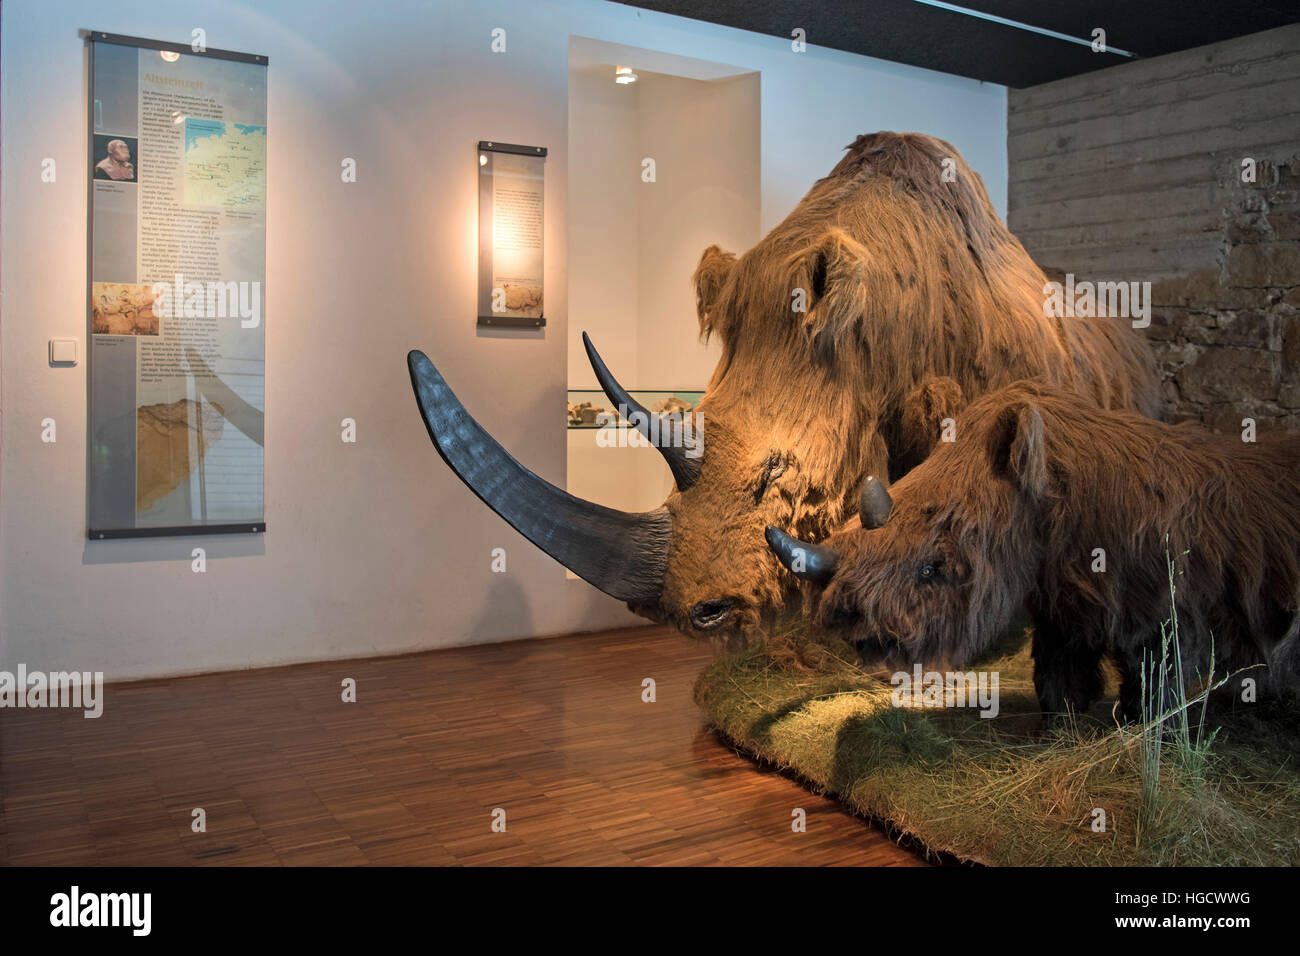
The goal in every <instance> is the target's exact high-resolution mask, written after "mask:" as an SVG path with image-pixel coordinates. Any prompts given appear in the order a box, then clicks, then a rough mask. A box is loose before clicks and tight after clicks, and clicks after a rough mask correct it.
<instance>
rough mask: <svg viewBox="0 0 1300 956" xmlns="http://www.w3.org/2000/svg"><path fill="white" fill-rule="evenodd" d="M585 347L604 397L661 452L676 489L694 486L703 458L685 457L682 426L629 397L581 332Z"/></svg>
mask: <svg viewBox="0 0 1300 956" xmlns="http://www.w3.org/2000/svg"><path fill="white" fill-rule="evenodd" d="M582 344H583V346H584V347H585V348H586V350H587V360H588V361H589V362H591V369H592V371H593V372H595V373H596V381H597V382H599V383H600V387H601V390H602V391H604V393H605V397H606V398H608V399H609V400H610V401H611V402H613V403H614V405H615V406H620V405H621V406H622V407H623V408H624V409H626V414H625V416H624V417H625V418H626V419H627V421H628V423H629V424H630V425H631V426H632V427H633V428H635V429H636V430H637V431H639V432H640V433H641V434H642V435H644V436H645V437H646V438H647V439H649V441H650V443H651V444H652V445H654V446H655V447H656V448H658V449H659V454H661V455H663V456H664V460H665V461H667V462H668V470H669V471H671V472H672V473H673V481H675V482H677V490H678V491H685V490H686V489H687V488H689V487H690V486H691V485H692V484H694V483H695V478H696V476H697V475H699V472H700V459H699V458H698V457H696V458H688V457H687V456H686V440H685V438H686V436H685V435H684V434H683V428H682V423H681V422H677V421H674V420H673V419H671V418H669V417H667V416H666V415H655V414H653V413H651V412H649V411H647V410H646V408H645V406H644V405H642V404H641V403H640V402H638V401H637V400H636V399H634V398H633V397H632V396H631V395H629V394H628V391H627V389H625V388H624V387H623V386H622V385H620V384H618V379H616V378H614V376H613V375H611V374H610V373H609V369H608V368H606V367H605V363H604V361H603V360H602V359H601V357H600V353H599V352H597V351H596V346H594V345H592V344H591V339H589V338H588V337H587V333H586V332H583V333H582Z"/></svg>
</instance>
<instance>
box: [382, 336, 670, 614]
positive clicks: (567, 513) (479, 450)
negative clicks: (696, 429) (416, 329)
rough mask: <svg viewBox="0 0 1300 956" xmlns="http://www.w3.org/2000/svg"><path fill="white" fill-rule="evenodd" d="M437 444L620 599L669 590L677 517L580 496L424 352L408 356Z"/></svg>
mask: <svg viewBox="0 0 1300 956" xmlns="http://www.w3.org/2000/svg"><path fill="white" fill-rule="evenodd" d="M406 363H407V365H408V366H409V367H410V370H411V387H412V388H414V389H415V400H416V401H417V402H418V403H419V405H420V412H421V414H422V415H423V416H424V424H425V427H427V428H428V429H429V437H430V438H431V439H433V444H434V447H436V448H437V449H438V454H440V455H442V460H443V461H445V462H446V463H447V464H448V465H449V466H450V467H451V470H452V471H454V472H455V473H456V475H457V477H459V478H460V480H461V481H463V482H465V484H466V485H468V486H469V489H470V491H472V492H474V494H476V495H478V496H479V498H481V499H482V500H483V503H484V504H486V505H487V506H488V507H489V508H491V509H492V510H493V511H495V512H496V513H497V514H499V515H500V516H501V517H502V518H505V519H506V521H508V522H509V523H510V525H511V526H512V527H513V528H514V529H515V530H516V531H518V532H519V533H520V534H522V535H523V536H524V537H525V538H527V539H528V540H529V541H531V542H532V543H533V544H535V545H537V546H538V547H539V548H541V549H542V550H543V551H545V552H546V553H547V554H549V555H550V556H551V557H553V558H554V559H555V560H556V561H559V562H560V563H561V564H563V565H564V566H565V567H567V568H569V569H570V570H571V571H573V573H575V574H577V575H578V576H579V577H581V578H582V579H583V580H585V581H588V582H590V583H591V584H594V585H595V586H596V587H598V588H600V589H601V590H602V591H604V592H605V593H606V594H609V595H611V596H613V597H616V598H618V599H619V600H620V601H632V602H636V603H647V604H648V603H653V602H655V601H657V600H658V598H659V593H660V591H661V590H662V589H663V578H664V569H665V568H666V567H667V564H668V544H669V541H670V540H671V538H672V522H671V521H670V519H669V517H668V509H667V508H659V509H658V510H656V511H648V512H644V513H641V514H629V513H628V512H626V511H615V510H613V509H612V508H603V507H601V506H600V505H595V504H592V503H591V502H589V501H583V500H582V499H581V498H575V497H573V495H571V494H568V493H567V492H564V491H561V490H560V489H559V488H556V487H555V486H554V485H552V484H550V483H549V482H546V481H543V480H542V479H541V478H538V477H537V476H536V475H534V474H533V473H532V472H531V471H529V470H528V469H527V468H525V467H524V466H523V465H521V464H519V462H517V461H515V460H514V458H512V457H510V455H509V453H508V452H506V450H505V449H504V448H502V447H501V446H500V445H499V444H497V442H496V441H495V440H494V439H493V438H492V436H491V435H489V434H488V433H487V432H486V431H484V430H483V428H482V426H481V425H479V423H478V422H476V421H474V419H473V418H471V417H470V414H469V412H467V411H465V406H464V405H462V404H461V403H460V401H459V400H458V399H457V398H456V396H455V394H453V393H452V390H451V389H450V388H448V387H447V383H446V381H444V380H443V377H442V376H441V375H440V374H439V373H438V370H437V369H436V368H434V366H433V363H432V362H430V361H429V359H428V357H427V356H425V354H424V353H423V352H411V353H410V354H409V355H407V357H406Z"/></svg>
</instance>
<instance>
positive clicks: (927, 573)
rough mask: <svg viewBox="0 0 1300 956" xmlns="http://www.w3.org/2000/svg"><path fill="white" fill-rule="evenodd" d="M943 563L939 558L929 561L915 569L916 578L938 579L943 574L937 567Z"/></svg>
mask: <svg viewBox="0 0 1300 956" xmlns="http://www.w3.org/2000/svg"><path fill="white" fill-rule="evenodd" d="M942 565H943V562H942V561H940V560H937V559H936V560H934V561H930V562H928V563H926V564H923V565H921V566H920V567H919V568H917V569H916V579H917V580H918V581H938V580H939V579H940V578H941V577H942V576H943V575H941V574H940V573H939V568H940V567H941V566H942Z"/></svg>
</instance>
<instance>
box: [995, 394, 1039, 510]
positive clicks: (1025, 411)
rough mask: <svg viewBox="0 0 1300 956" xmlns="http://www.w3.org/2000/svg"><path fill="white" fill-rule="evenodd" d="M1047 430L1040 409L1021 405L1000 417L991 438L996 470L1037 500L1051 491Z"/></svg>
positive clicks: (1006, 411)
mask: <svg viewBox="0 0 1300 956" xmlns="http://www.w3.org/2000/svg"><path fill="white" fill-rule="evenodd" d="M1044 430H1045V429H1044V426H1043V416H1042V415H1041V414H1040V413H1039V411H1038V408H1037V407H1036V406H1034V405H1033V404H1031V403H1029V402H1017V403H1014V404H1012V405H1008V406H1007V407H1006V408H1004V409H1002V411H1001V412H999V413H998V417H997V419H996V420H995V421H994V423H993V431H992V433H991V434H990V436H989V454H990V455H991V456H992V458H993V470H994V471H995V472H997V473H998V474H1001V475H1003V476H1005V477H1007V478H1009V479H1010V480H1011V481H1012V482H1013V483H1014V484H1015V485H1017V486H1018V487H1019V488H1020V489H1021V490H1022V491H1024V492H1025V493H1026V494H1028V495H1030V496H1032V497H1035V498H1037V497H1039V496H1041V495H1042V494H1043V493H1044V492H1046V491H1047V444H1046V441H1045V438H1044Z"/></svg>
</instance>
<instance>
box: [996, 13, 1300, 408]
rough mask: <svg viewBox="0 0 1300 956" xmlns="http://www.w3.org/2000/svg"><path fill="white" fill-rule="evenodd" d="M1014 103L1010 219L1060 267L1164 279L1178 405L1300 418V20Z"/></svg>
mask: <svg viewBox="0 0 1300 956" xmlns="http://www.w3.org/2000/svg"><path fill="white" fill-rule="evenodd" d="M1008 109H1009V115H1008V150H1009V156H1010V188H1009V213H1008V220H1009V224H1010V226H1011V229H1012V231H1013V232H1015V233H1016V234H1017V235H1018V236H1019V237H1020V239H1021V241H1022V242H1024V244H1025V247H1026V249H1028V250H1029V253H1030V255H1032V256H1034V258H1035V259H1036V260H1037V261H1038V262H1039V263H1040V264H1041V265H1043V267H1044V268H1045V269H1046V270H1048V271H1049V272H1052V273H1060V272H1072V273H1074V275H1075V277H1076V280H1092V281H1129V282H1131V281H1149V282H1151V283H1152V302H1153V308H1152V314H1151V326H1150V327H1149V328H1147V329H1146V330H1145V332H1144V334H1145V335H1146V336H1147V337H1148V339H1149V341H1150V342H1151V344H1152V347H1153V348H1154V349H1155V351H1156V355H1157V358H1158V360H1159V362H1160V365H1161V371H1162V376H1163V380H1164V392H1165V398H1166V400H1167V402H1168V417H1169V418H1170V419H1171V420H1181V419H1187V418H1195V419H1200V420H1202V421H1204V422H1205V423H1206V424H1208V425H1209V426H1211V427H1212V428H1215V429H1216V430H1220V431H1229V432H1236V431H1240V429H1241V421H1242V419H1243V418H1247V417H1249V418H1253V419H1255V420H1256V421H1257V422H1258V424H1259V428H1260V429H1261V430H1263V429H1266V428H1277V427H1284V428H1287V429H1290V430H1300V26H1293V27H1285V28H1282V29H1280V30H1271V31H1268V32H1266V33H1260V34H1255V35H1254V36H1249V37H1242V38H1239V39H1236V40H1230V41H1227V42H1224V43H1218V44H1214V45H1212V46H1207V47H1202V48H1200V49H1197V50H1187V51H1184V52H1182V53H1176V54H1171V55H1169V56H1164V57H1157V58H1153V59H1151V60H1139V61H1136V62H1133V63H1128V64H1124V65H1122V66H1117V67H1112V68H1110V69H1107V70H1101V71H1098V72H1095V73H1089V74H1086V75H1084V76H1080V77H1072V78H1069V79H1066V80H1061V81H1058V82H1055V83H1049V84H1044V85H1042V86H1038V87H1033V88H1031V89H1027V90H1012V91H1010V94H1009V100H1008ZM1245 159H1250V160H1253V161H1254V164H1255V168H1254V181H1253V182H1243V176H1242V162H1243V160H1245ZM1078 321H1086V320H1078Z"/></svg>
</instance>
